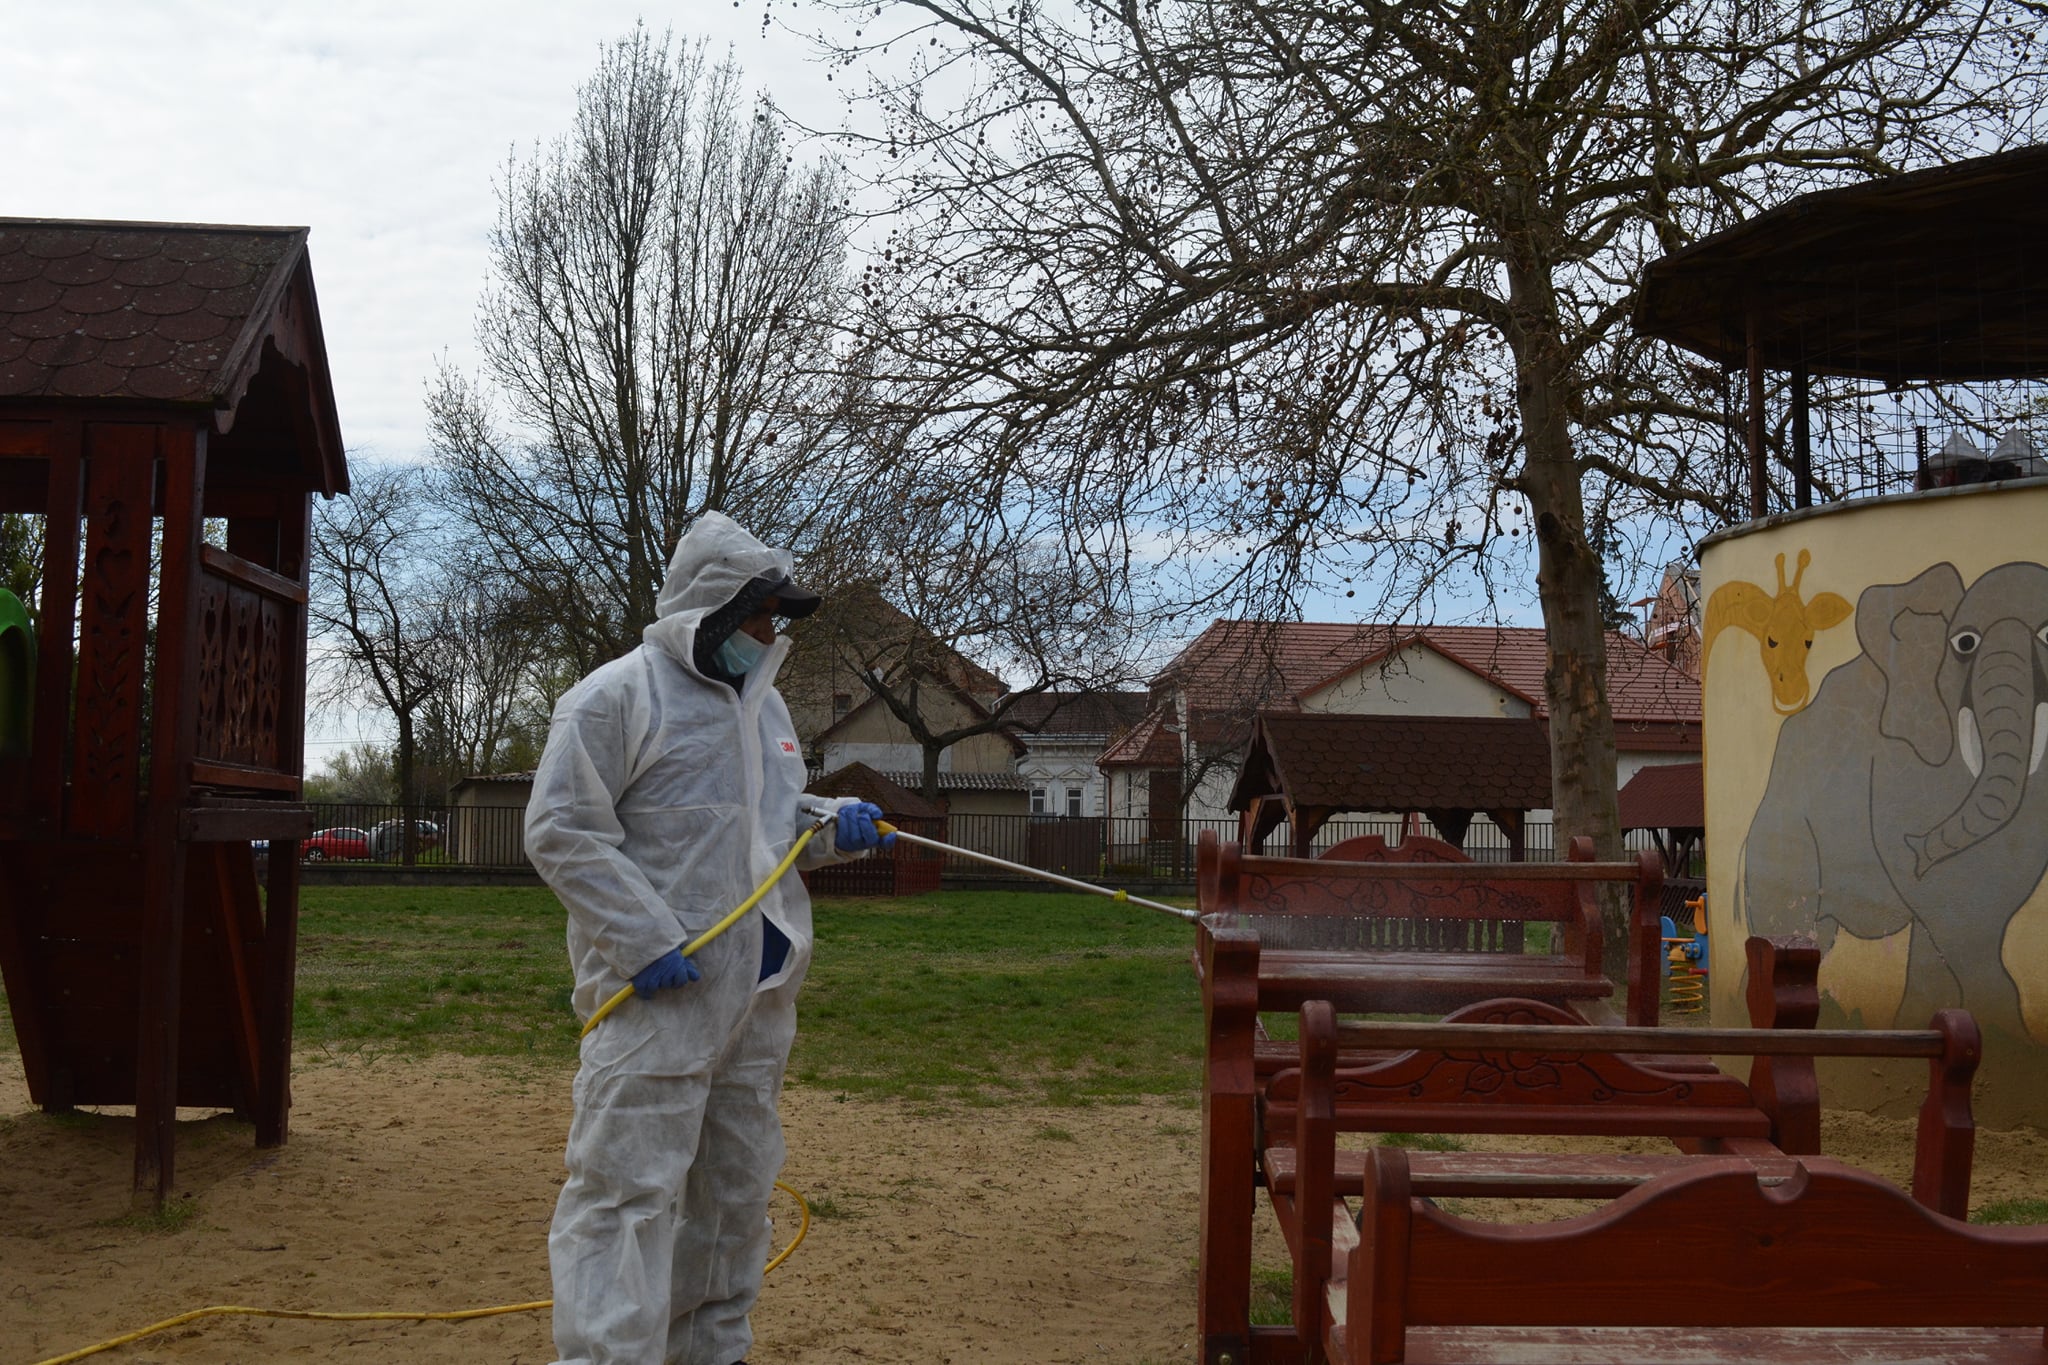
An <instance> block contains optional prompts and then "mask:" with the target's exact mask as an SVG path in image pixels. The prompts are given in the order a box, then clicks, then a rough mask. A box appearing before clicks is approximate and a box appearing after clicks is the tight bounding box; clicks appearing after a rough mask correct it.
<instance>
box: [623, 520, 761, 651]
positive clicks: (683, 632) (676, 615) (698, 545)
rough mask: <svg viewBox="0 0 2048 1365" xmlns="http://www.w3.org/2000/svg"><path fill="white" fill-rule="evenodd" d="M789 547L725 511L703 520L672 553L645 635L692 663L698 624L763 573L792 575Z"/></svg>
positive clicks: (656, 645) (664, 648) (650, 642)
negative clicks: (757, 534)
mask: <svg viewBox="0 0 2048 1365" xmlns="http://www.w3.org/2000/svg"><path fill="white" fill-rule="evenodd" d="M791 564H792V561H791V558H790V554H789V551H787V550H781V549H777V548H775V547H774V546H772V545H764V544H762V543H761V542H760V541H759V540H756V539H755V538H754V537H753V535H752V534H750V533H749V532H748V531H747V530H746V529H745V528H744V527H742V526H741V525H740V524H739V523H738V522H736V521H734V520H733V519H732V518H731V517H728V516H726V515H725V514H724V513H722V512H706V513H704V515H702V516H700V517H698V518H697V520H696V522H695V523H694V524H693V525H692V526H691V527H690V529H689V530H688V531H686V532H684V533H683V538H682V539H681V540H678V541H677V542H676V552H675V554H673V555H671V556H670V557H669V561H668V577H667V578H665V579H663V580H662V584H661V593H660V595H659V596H657V597H656V598H655V599H654V612H655V618H656V619H655V620H654V621H653V622H652V623H651V624H649V625H648V627H647V629H646V630H645V631H643V632H641V638H642V639H644V640H645V641H646V642H647V643H648V644H650V645H653V646H655V647H656V648H657V649H659V650H661V651H662V653H664V654H667V655H668V656H670V657H671V658H673V659H675V660H677V661H678V662H680V663H683V664H688V663H689V662H690V653H691V647H692V642H693V641H694V640H695V638H696V633H697V626H698V624H699V623H700V622H701V621H703V619H704V618H705V617H706V616H709V615H710V614H711V613H712V612H714V611H717V610H718V609H719V608H720V607H722V606H724V605H725V604H726V603H728V602H730V601H732V599H733V598H734V597H736V596H738V595H739V593H740V590H741V589H743V588H745V587H746V586H747V584H749V583H751V582H753V581H754V580H755V579H756V578H759V577H761V576H762V575H764V574H765V575H769V576H771V577H782V578H787V577H788V576H789V573H790V568H791Z"/></svg>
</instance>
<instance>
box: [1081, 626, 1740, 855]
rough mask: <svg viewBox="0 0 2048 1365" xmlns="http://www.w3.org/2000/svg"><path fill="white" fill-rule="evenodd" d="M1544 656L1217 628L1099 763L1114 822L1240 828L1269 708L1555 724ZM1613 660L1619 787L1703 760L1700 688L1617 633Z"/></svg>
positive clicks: (1361, 629) (1493, 642)
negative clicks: (1250, 758) (1237, 791)
mask: <svg viewBox="0 0 2048 1365" xmlns="http://www.w3.org/2000/svg"><path fill="white" fill-rule="evenodd" d="M1546 660H1547V650H1546V645H1545V641H1544V634H1543V631H1542V630H1540V629H1537V628H1533V627H1516V626H1396V625H1384V624H1376V623H1358V624H1349V625H1347V624H1342V623H1335V622H1319V621H1282V622H1268V621H1241V620H1221V621H1217V622H1215V623H1214V624H1212V625H1211V626H1210V627H1209V628H1208V629H1207V630H1205V631H1203V632H1202V634H1201V635H1200V636H1198V637H1196V639H1195V640H1194V641H1193V642H1192V643H1190V644H1189V645H1188V646H1187V647H1186V648H1185V649H1183V650H1182V651H1181V652H1180V654H1179V655H1178V656H1176V657H1175V658H1174V660H1173V662H1171V663H1170V664H1168V665H1167V666H1166V667H1165V668H1164V669H1163V670H1161V671H1160V673H1159V674H1158V675H1157V676H1156V677H1154V678H1153V680H1152V683H1151V689H1150V705H1149V707H1148V708H1147V710H1146V713H1145V716H1144V718H1143V719H1142V720H1140V721H1139V722H1138V724H1137V725H1135V726H1133V727H1132V728H1131V730H1130V732H1129V733H1127V734H1126V735H1124V736H1123V737H1122V738H1121V739H1119V740H1117V741H1115V742H1113V743H1111V744H1110V745H1109V746H1108V747H1107V748H1105V749H1104V750H1103V752H1102V755H1101V757H1100V758H1099V759H1098V760H1097V762H1098V764H1099V766H1100V767H1101V768H1102V770H1103V772H1104V773H1105V775H1106V776H1107V777H1108V785H1109V803H1110V809H1109V814H1110V815H1112V816H1114V817H1119V818H1144V817H1148V816H1149V817H1150V818H1151V819H1152V820H1153V821H1154V822H1155V823H1156V824H1158V825H1160V826H1162V827H1167V826H1172V827H1178V825H1179V823H1180V822H1181V821H1182V820H1183V819H1202V820H1220V819H1229V818H1231V811H1230V809H1229V798H1230V791H1231V788H1232V786H1233V784H1234V783H1235V782H1236V780H1237V776H1238V769H1239V767H1240V765H1241V763H1242V760H1243V755H1244V752H1245V748H1246V745H1247V744H1248V742H1249V741H1250V739H1251V733H1252V721H1253V718H1254V717H1255V716H1257V715H1258V714H1259V713H1260V712H1261V711H1266V712H1288V711H1302V712H1322V713H1327V714H1337V715H1412V716H1417V717H1424V716H1473V717H1479V716H1493V717H1509V718H1531V719H1535V720H1538V721H1542V720H1546V719H1547V718H1548V708H1547V705H1546V703H1545V700H1544V688H1543V675H1544V667H1545V663H1546ZM1607 661H1608V688H1609V698H1610V701H1611V703H1612V705H1613V708H1614V721H1615V741H1616V743H1615V748H1616V754H1615V759H1616V771H1617V776H1618V780H1619V781H1623V782H1625V781H1627V780H1628V779H1629V778H1630V777H1631V776H1633V775H1634V774H1635V773H1636V772H1638V771H1639V770H1641V769H1643V768H1646V767H1650V766H1653V765H1656V764H1662V763H1686V762H1697V761H1698V759H1699V754H1700V716H1701V702H1700V685H1699V682H1698V680H1697V679H1696V678H1694V677H1692V676H1691V675H1690V674H1688V673H1686V672H1685V671H1684V670H1683V669H1681V668H1678V667H1675V666H1674V665H1673V664H1672V663H1671V662H1670V660H1669V658H1668V657H1667V656H1666V655H1664V654H1663V653H1660V652H1658V651H1654V650H1651V649H1648V648H1645V646H1644V645H1643V643H1642V641H1640V640H1637V639H1632V638H1630V637H1628V636H1625V635H1620V634H1613V633H1610V634H1609V635H1608V636H1607ZM1531 814H1532V818H1533V819H1538V820H1545V819H1548V815H1549V813H1548V812H1547V811H1538V812H1532V813H1531Z"/></svg>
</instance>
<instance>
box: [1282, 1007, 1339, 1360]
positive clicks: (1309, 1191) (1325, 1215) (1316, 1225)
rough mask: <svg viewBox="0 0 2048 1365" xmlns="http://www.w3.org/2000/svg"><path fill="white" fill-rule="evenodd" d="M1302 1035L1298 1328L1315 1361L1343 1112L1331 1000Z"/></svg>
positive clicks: (1309, 1016)
mask: <svg viewBox="0 0 2048 1365" xmlns="http://www.w3.org/2000/svg"><path fill="white" fill-rule="evenodd" d="M1300 1029H1301V1032H1300V1044H1301V1107H1300V1109H1299V1110H1297V1111H1296V1113H1295V1116H1294V1122H1295V1135H1294V1172H1295V1175H1294V1210H1295V1220H1296V1225H1297V1226H1298V1227H1299V1228H1300V1232H1299V1233H1298V1234H1297V1236H1298V1239H1299V1240H1298V1247H1297V1253H1296V1255H1295V1260H1294V1328H1295V1331H1296V1333H1297V1334H1298V1335H1299V1336H1300V1338H1301V1345H1302V1350H1303V1351H1304V1352H1305V1353H1306V1354H1307V1355H1308V1357H1309V1358H1310V1359H1311V1360H1313V1359H1316V1358H1317V1357H1318V1356H1319V1355H1320V1353H1321V1351H1322V1346H1323V1338H1324V1336H1325V1334H1326V1333H1327V1331H1328V1329H1329V1326H1330V1305H1329V1284H1330V1270H1331V1257H1332V1254H1333V1251H1334V1242H1333V1239H1332V1236H1331V1233H1332V1227H1331V1223H1330V1219H1331V1204H1332V1202H1333V1200H1334V1198H1335V1190H1334V1188H1333V1185H1334V1181H1333V1179H1332V1172H1333V1170H1334V1169H1335V1166H1336V1161H1337V1109H1336V1105H1335V1102H1334V1100H1333V1098H1332V1094H1331V1092H1332V1091H1333V1090H1334V1089H1335V1088H1336V1084H1337V1012H1336V1011H1335V1010H1333V1009H1331V1008H1330V1002H1329V1001H1327V1000H1310V1001H1306V1002H1304V1003H1303V1005H1302V1006H1301V1013H1300ZM1275 1136H1277V1135H1275ZM1273 1197H1274V1198H1275V1199H1276V1200H1277V1199H1278V1198H1279V1196H1278V1195H1274V1196H1273Z"/></svg>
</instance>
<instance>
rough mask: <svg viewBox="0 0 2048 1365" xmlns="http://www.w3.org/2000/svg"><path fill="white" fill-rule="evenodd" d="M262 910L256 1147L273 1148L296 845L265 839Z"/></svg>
mask: <svg viewBox="0 0 2048 1365" xmlns="http://www.w3.org/2000/svg"><path fill="white" fill-rule="evenodd" d="M268 880H269V887H268V891H267V893H266V894H265V896H264V901H265V904H264V914H263V999H262V1001H261V1004H260V1007H259V1013H258V1015H257V1018H256V1037H257V1067H258V1071H257V1085H256V1145H257V1146H258V1147H277V1146H280V1145H282V1144H283V1142H284V1140H285V1138H286V1136H287V1135H288V1134H289V1131H290V1118H291V1106H292V992H293V990H294V989H295V988H296V984H297V972H298V960H299V845H298V841H297V840H295V839H273V840H271V841H270V872H269V878H268Z"/></svg>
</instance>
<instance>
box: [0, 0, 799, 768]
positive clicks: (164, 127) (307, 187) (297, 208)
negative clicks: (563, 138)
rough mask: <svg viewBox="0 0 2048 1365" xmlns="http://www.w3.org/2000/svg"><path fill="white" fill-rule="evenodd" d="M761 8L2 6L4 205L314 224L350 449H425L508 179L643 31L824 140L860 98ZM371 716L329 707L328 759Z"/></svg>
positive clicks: (351, 1) (369, 2) (354, 1)
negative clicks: (766, 23)
mask: <svg viewBox="0 0 2048 1365" xmlns="http://www.w3.org/2000/svg"><path fill="white" fill-rule="evenodd" d="M761 5H762V0H746V4H745V6H744V8H741V7H735V6H734V5H732V4H731V3H729V0H711V3H705V4H687V3H685V4H674V5H671V6H670V7H668V8H666V9H657V8H642V7H640V6H638V5H634V4H629V3H616V2H615V0H578V2H577V3H574V4H564V3H559V0H558V2H557V3H535V0H492V3H483V2H482V0H329V2H328V3H325V4H320V5H313V4H304V3H297V4H294V3H290V0H287V2H286V3H283V4H275V5H256V4H247V3H244V4H228V3H220V2H218V0H126V2H122V3H103V2H102V0H71V3H68V4H62V5H59V4H54V3H48V0H0V35H4V36H0V128H4V129H6V130H7V132H6V134H5V135H4V136H0V187H4V191H0V194H4V197H0V215H4V216H11V217H26V218H122V219H142V220H148V221H162V222H210V223H255V224H289V225H303V226H307V227H310V228H311V229H312V230H313V235H312V242H311V251H312V256H313V278H314V283H315V285H316V286H317V288H318V289H319V294H320V316H321V322H322V325H323V327H324V328H325V331H326V336H327V354H328V360H329V363H330V364H331V366H332V367H333V373H334V388H335V399H336V402H337V404H338V406H339V408H340V413H341V428H342V435H343V438H344V439H345V440H346V441H347V442H348V445H349V448H350V450H351V452H352V453H358V454H368V455H375V456H380V457H384V458H391V459H417V458H419V457H420V456H421V455H422V454H423V453H424V450H425V442H426V431H425V419H424V408H423V405H422V393H423V382H424V381H425V379H426V378H427V376H428V375H429V374H430V373H431V372H432V370H433V367H434V363H435V359H436V357H438V356H440V355H443V354H446V355H447V356H449V357H450V358H451V359H452V360H453V361H454V362H455V363H456V364H458V365H467V364H468V363H469V358H470V357H471V356H472V355H473V354H474V347H473V345H472V341H471V321H472V318H473V316H474V309H475V306H476V300H477V295H478V291H479V288H480V286H481V285H482V283H483V278H484V268H485V255H484V237H485V234H486V232H487V231H488V230H489V228H490V225H491V221H492V216H493V207H494V202H495V201H494V199H493V197H492V183H493V180H494V177H495V176H496V175H497V174H498V172H499V171H500V170H501V169H502V167H503V166H504V163H505V157H506V154H507V153H508V152H509V151H510V150H512V149H513V148H514V147H517V148H519V149H520V151H521V152H522V153H524V152H526V151H527V150H529V149H531V148H532V146H533V145H534V144H535V143H536V142H540V141H547V140H551V139H553V138H554V137H556V136H557V135H559V134H560V133H562V132H564V131H566V129H567V128H568V125H569V120H570V117H571V115H572V113H573V112H574V109H575V101H576V87H577V86H578V85H579V84H581V83H582V82H583V81H584V80H585V79H587V78H588V77H589V75H590V73H591V72H592V70H594V69H595V67H596V65H597V60H598V51H599V48H600V47H601V46H603V45H604V44H606V43H609V42H611V41H613V40H615V39H617V38H619V37H621V36H623V35H625V34H626V33H628V32H630V31H631V29H632V27H633V25H634V22H635V21H636V20H638V19H642V18H644V19H645V20H646V23H647V26H648V27H649V28H650V29H652V30H653V31H654V32H656V33H660V32H661V31H663V30H664V29H673V30H674V32H675V34H676V36H677V37H678V38H695V37H698V36H700V35H701V36H704V37H707V38H709V39H710V40H711V41H712V43H713V45H714V49H715V50H717V51H720V52H722V51H724V50H725V49H726V46H727V45H728V44H730V49H731V51H732V53H733V55H734V56H735V57H737V58H738V60H739V62H740V65H741V66H742V67H743V68H744V69H745V71H746V73H747V76H748V79H749V82H750V83H751V84H753V85H754V86H756V87H759V88H766V89H767V90H768V91H769V92H770V93H772V94H773V95H774V96H775V98H776V100H777V102H778V103H780V104H782V105H783V106H784V107H785V108H787V109H789V110H791V111H792V112H793V113H794V114H796V115H797V116H798V117H800V118H802V119H803V120H804V121H805V122H806V123H809V124H811V125H812V126H835V125H836V124H837V121H838V118H839V113H838V105H837V103H836V101H835V100H833V99H832V98H831V89H832V87H830V86H829V85H826V84H825V82H824V80H823V78H822V74H821V72H820V71H819V70H818V69H817V68H815V67H812V66H811V65H810V64H809V62H808V60H807V56H808V54H807V50H806V48H805V47H804V45H803V44H802V43H801V42H800V41H799V40H798V39H796V38H794V37H792V36H790V35H789V34H788V33H786V32H785V31H783V30H782V29H780V28H774V29H771V30H769V31H768V32H767V33H766V34H765V35H764V34H763V31H762V25H761V15H762V10H761ZM388 729H389V724H388V722H387V721H385V720H384V719H383V718H381V717H379V716H376V715H374V714H370V713H347V712H335V711H332V710H328V711H323V712H321V713H319V714H316V715H315V716H314V717H313V725H312V728H311V732H310V733H309V735H308V739H307V754H306V757H307V761H308V764H309V766H311V767H315V768H317V767H319V766H321V765H322V764H323V762H324V760H325V759H326V758H327V757H329V756H330V755H331V754H332V753H333V752H334V751H335V750H336V749H337V748H339V747H340V746H342V745H343V744H346V743H349V742H352V741H353V740H355V739H359V738H376V739H380V740H381V739H383V738H385V737H386V735H385V732H386V731H387V730H388Z"/></svg>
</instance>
